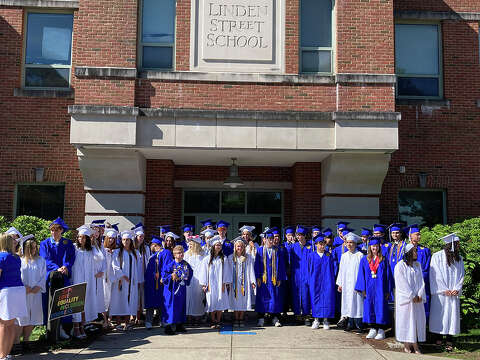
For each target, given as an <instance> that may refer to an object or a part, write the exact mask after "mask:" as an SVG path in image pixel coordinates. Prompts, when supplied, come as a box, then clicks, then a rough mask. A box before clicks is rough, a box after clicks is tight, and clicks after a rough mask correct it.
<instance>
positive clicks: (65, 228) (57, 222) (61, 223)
mask: <svg viewBox="0 0 480 360" xmlns="http://www.w3.org/2000/svg"><path fill="white" fill-rule="evenodd" d="M53 225H59V226H61V227H62V229H63V230H62V234H63V233H64V232H65V231H68V230H69V227H68V225H67V224H65V222H64V221H63V219H62V218H60V217H57V218H56V219H55V220H53V221H52V222H51V223H50V225H48V227H49V228H50V227H52V226H53Z"/></svg>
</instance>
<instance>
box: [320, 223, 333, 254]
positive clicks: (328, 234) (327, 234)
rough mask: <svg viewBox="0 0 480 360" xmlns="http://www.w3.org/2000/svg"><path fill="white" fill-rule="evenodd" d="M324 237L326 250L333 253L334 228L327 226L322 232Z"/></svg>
mask: <svg viewBox="0 0 480 360" xmlns="http://www.w3.org/2000/svg"><path fill="white" fill-rule="evenodd" d="M322 235H323V238H324V239H325V251H326V252H328V253H330V255H331V254H332V251H333V232H332V229H330V228H326V229H324V230H323V232H322Z"/></svg>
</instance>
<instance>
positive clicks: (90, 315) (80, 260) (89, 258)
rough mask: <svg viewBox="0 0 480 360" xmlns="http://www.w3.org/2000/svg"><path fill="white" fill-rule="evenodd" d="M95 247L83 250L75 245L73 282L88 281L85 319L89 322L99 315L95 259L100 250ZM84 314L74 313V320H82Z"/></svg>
mask: <svg viewBox="0 0 480 360" xmlns="http://www.w3.org/2000/svg"><path fill="white" fill-rule="evenodd" d="M98 251H99V250H97V249H96V248H95V247H93V248H92V250H89V251H87V250H82V249H79V248H77V247H75V263H74V264H73V267H72V283H73V284H74V285H76V284H81V283H87V289H86V293H85V308H84V311H83V312H84V313H85V321H86V322H89V321H92V320H95V319H96V318H97V316H98V309H97V291H96V284H97V282H96V280H97V279H96V278H95V274H96V273H97V272H98V271H97V267H96V265H97V264H96V261H95V259H94V257H95V252H98ZM81 315H82V314H81V313H76V314H73V321H75V322H81V321H82V316H81Z"/></svg>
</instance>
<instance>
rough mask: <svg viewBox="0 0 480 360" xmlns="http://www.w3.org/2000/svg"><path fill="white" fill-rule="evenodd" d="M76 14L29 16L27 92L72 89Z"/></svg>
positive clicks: (32, 14) (26, 44) (39, 14)
mask: <svg viewBox="0 0 480 360" xmlns="http://www.w3.org/2000/svg"><path fill="white" fill-rule="evenodd" d="M72 27H73V14H62V13H36V12H28V13H27V21H26V34H27V35H26V41H25V72H24V86H25V87H26V88H68V87H69V86H70V73H71V66H72Z"/></svg>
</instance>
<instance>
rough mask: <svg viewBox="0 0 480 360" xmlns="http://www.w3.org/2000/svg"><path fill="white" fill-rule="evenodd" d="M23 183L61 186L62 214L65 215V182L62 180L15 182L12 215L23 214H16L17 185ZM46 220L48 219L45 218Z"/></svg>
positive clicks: (23, 184) (22, 184)
mask: <svg viewBox="0 0 480 360" xmlns="http://www.w3.org/2000/svg"><path fill="white" fill-rule="evenodd" d="M25 185H33V186H63V214H64V215H65V198H66V193H67V184H66V183H62V182H41V183H38V182H19V183H16V184H15V192H14V195H13V214H12V215H13V217H14V218H16V217H17V216H20V215H23V214H17V210H18V209H17V202H18V194H19V191H18V186H25ZM47 220H48V219H47Z"/></svg>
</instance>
